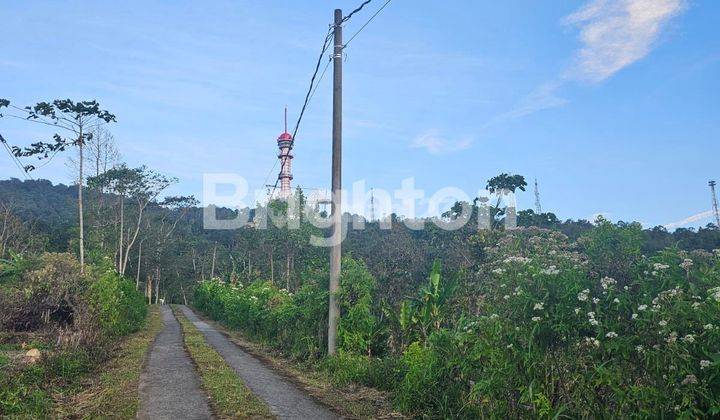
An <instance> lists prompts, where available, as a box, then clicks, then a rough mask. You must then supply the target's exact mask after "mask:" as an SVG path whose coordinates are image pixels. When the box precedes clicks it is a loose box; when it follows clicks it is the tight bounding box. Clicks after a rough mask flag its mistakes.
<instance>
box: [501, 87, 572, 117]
mask: <svg viewBox="0 0 720 420" xmlns="http://www.w3.org/2000/svg"><path fill="white" fill-rule="evenodd" d="M560 85H561V84H560V83H558V82H548V83H543V84H542V85H540V86H538V87H537V88H536V89H535V90H533V91H532V92H530V94H528V95H527V96H525V97H524V98H523V99H521V100H520V102H519V103H518V104H517V106H516V107H515V108H514V109H512V110H510V111H508V112H506V113H504V114H501V115H499V116H498V117H496V119H495V122H497V121H499V120H503V119H513V118H520V117H524V116H526V115H530V114H534V113H536V112H538V111H542V110H543V109H549V108H555V107H558V106H563V105H565V104H566V103H567V102H568V101H567V99H565V98H561V97H560V96H559V95H558V93H557V90H558V88H559V87H560Z"/></svg>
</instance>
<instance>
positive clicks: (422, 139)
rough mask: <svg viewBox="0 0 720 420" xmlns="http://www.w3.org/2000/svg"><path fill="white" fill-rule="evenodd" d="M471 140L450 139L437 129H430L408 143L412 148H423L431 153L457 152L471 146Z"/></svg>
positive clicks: (466, 138)
mask: <svg viewBox="0 0 720 420" xmlns="http://www.w3.org/2000/svg"><path fill="white" fill-rule="evenodd" d="M472 143H473V140H472V139H471V138H468V137H465V138H461V139H457V140H450V139H448V138H446V137H443V136H441V135H440V134H439V133H438V132H437V130H430V131H428V132H426V133H424V134H422V135H420V136H418V137H416V138H414V139H413V141H412V142H411V143H410V147H412V148H413V149H425V150H427V151H428V152H429V153H431V154H433V155H440V154H445V153H452V152H458V151H460V150H465V149H468V148H469V147H470V146H472Z"/></svg>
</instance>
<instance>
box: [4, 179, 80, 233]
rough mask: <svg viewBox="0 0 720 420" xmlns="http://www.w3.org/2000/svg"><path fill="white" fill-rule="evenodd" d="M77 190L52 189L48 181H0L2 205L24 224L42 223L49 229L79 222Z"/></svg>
mask: <svg viewBox="0 0 720 420" xmlns="http://www.w3.org/2000/svg"><path fill="white" fill-rule="evenodd" d="M76 200H77V188H76V187H73V186H67V185H63V184H57V185H53V183H52V182H50V181H48V180H46V179H38V180H27V181H21V180H19V179H17V178H10V179H8V180H2V181H0V203H2V204H4V205H5V206H7V207H9V209H10V211H11V212H12V213H13V214H15V215H16V216H18V217H20V218H22V219H24V220H35V221H43V222H45V223H48V224H50V225H55V224H61V225H69V224H74V223H75V221H76V220H77V205H76V204H75V202H76Z"/></svg>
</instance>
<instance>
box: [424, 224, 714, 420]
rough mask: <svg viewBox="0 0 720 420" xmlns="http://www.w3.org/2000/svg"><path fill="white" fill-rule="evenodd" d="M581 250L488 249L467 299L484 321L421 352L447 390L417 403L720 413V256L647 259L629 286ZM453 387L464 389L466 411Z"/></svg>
mask: <svg viewBox="0 0 720 420" xmlns="http://www.w3.org/2000/svg"><path fill="white" fill-rule="evenodd" d="M609 234H610V233H607V232H605V235H609ZM579 249H581V248H576V247H575V245H574V244H572V243H570V242H569V241H568V240H567V238H564V237H563V236H562V235H560V234H558V233H551V232H542V231H518V232H514V233H512V234H509V235H507V236H506V237H504V238H502V239H501V240H500V241H499V242H498V243H497V245H496V246H494V247H492V248H491V249H486V250H485V252H486V254H487V255H488V256H489V260H488V262H487V263H486V264H485V265H484V266H483V268H482V269H481V270H480V272H479V273H478V279H477V282H476V283H474V285H473V287H474V290H472V292H465V293H466V294H469V295H472V296H473V297H474V298H475V299H476V300H475V302H473V305H471V308H472V312H474V314H475V316H466V317H463V318H461V319H460V320H459V322H458V323H457V325H456V327H455V328H454V330H453V331H452V332H444V333H443V334H442V336H443V338H442V340H439V338H438V337H434V338H431V339H430V340H429V342H428V345H427V346H426V348H425V349H424V350H422V351H420V350H419V349H414V350H413V354H421V355H422V357H423V358H424V359H427V360H432V361H433V364H432V369H431V370H432V372H431V373H429V375H430V376H431V377H432V378H433V382H432V383H437V384H440V386H439V387H438V388H436V389H434V390H432V391H431V392H436V393H437V395H435V394H430V395H428V394H424V393H420V395H413V398H414V401H415V402H416V405H415V407H414V408H415V409H417V410H420V411H423V412H425V411H428V410H432V411H435V412H440V413H442V415H444V416H468V417H481V416H500V415H509V416H512V417H526V416H541V417H555V416H559V415H566V416H571V417H627V416H639V417H653V418H655V417H663V416H667V415H671V416H675V415H678V416H686V417H703V416H711V415H718V414H720V286H719V285H720V276H719V268H720V259H719V258H718V256H713V255H711V254H709V253H695V254H693V255H690V254H687V253H682V252H678V251H672V250H669V251H665V252H663V253H661V254H659V255H658V256H656V257H653V258H644V257H641V256H640V257H639V258H638V259H637V260H636V261H635V262H633V264H631V265H630V266H628V270H627V271H626V272H623V273H622V274H623V275H622V277H623V278H622V279H619V278H614V277H610V276H607V275H605V274H604V273H598V272H595V271H594V270H593V268H595V267H597V264H594V263H595V262H594V261H591V260H589V259H588V258H586V257H585V256H583V255H582V254H581V253H580V252H578V250H579ZM601 262H603V263H604V262H605V261H601ZM616 272H617V271H616ZM448 334H450V338H448ZM425 387H427V385H425ZM430 389H432V387H430ZM444 390H454V391H453V395H454V404H449V403H448V402H447V394H446V392H447V391H444ZM440 397H443V398H444V400H443V399H441V398H440Z"/></svg>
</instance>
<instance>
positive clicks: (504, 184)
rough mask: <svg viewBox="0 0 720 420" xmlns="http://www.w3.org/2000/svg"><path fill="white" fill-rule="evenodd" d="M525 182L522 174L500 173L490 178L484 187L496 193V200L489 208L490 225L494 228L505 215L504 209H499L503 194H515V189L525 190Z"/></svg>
mask: <svg viewBox="0 0 720 420" xmlns="http://www.w3.org/2000/svg"><path fill="white" fill-rule="evenodd" d="M525 187H527V182H525V177H523V176H522V175H508V174H506V173H501V174H500V175H498V176H496V177H493V178H490V179H489V180H488V183H487V186H486V187H485V188H486V189H487V190H488V191H490V193H492V194H497V202H496V203H495V206H494V207H491V208H490V215H491V222H492V223H491V227H492V228H495V227H497V225H498V224H499V220H500V219H501V218H502V217H503V216H505V209H500V202H501V201H502V198H503V197H504V196H507V195H510V194H511V193H512V194H515V191H516V190H518V189H519V190H520V191H525Z"/></svg>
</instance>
